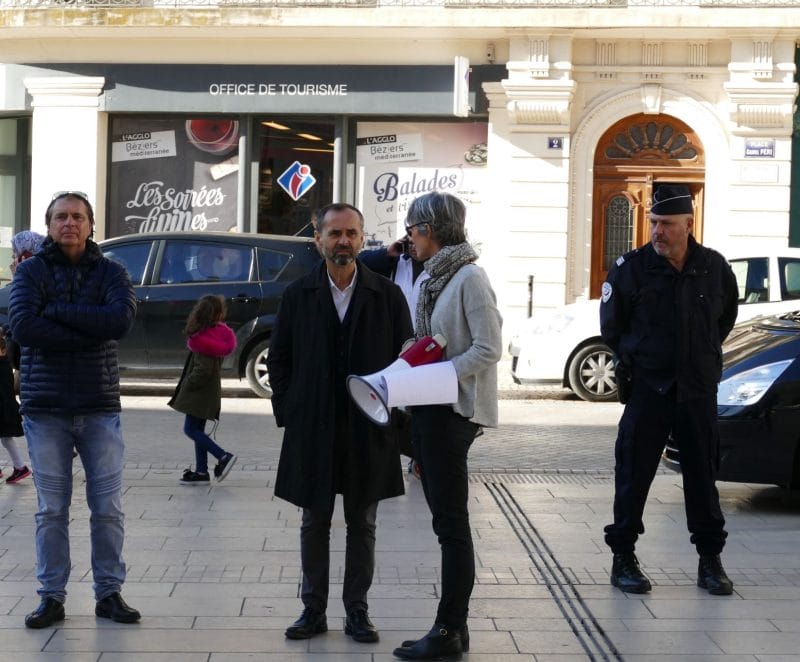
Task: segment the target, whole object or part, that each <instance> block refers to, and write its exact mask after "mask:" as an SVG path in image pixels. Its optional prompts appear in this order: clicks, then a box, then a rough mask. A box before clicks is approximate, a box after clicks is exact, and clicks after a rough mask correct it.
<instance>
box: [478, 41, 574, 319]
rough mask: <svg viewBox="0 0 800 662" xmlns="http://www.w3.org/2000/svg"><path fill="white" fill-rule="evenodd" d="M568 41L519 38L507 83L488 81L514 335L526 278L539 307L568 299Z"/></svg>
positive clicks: (507, 305) (507, 307)
mask: <svg viewBox="0 0 800 662" xmlns="http://www.w3.org/2000/svg"><path fill="white" fill-rule="evenodd" d="M571 47H572V42H571V40H570V39H569V38H566V37H564V38H562V37H548V36H528V37H526V38H519V39H514V40H513V41H512V43H511V49H510V59H509V62H508V63H507V65H506V66H507V68H508V78H507V79H505V80H503V81H501V82H500V83H489V84H486V85H485V86H484V89H485V91H486V93H487V95H488V97H489V101H490V108H489V122H490V131H489V160H490V172H491V173H492V178H493V180H494V181H492V182H491V185H490V186H489V187H488V188H489V190H490V191H491V195H493V196H494V197H495V199H496V205H494V207H495V208H496V209H504V210H505V217H504V218H502V219H497V226H496V227H497V228H498V230H500V231H501V234H500V235H499V237H502V242H498V243H499V248H500V250H502V251H503V253H504V256H503V257H504V259H503V262H502V264H501V266H500V268H501V269H502V270H503V273H504V282H503V283H502V284H499V283H498V284H497V286H496V290H497V291H498V292H501V291H502V292H503V297H504V300H503V301H502V304H503V309H504V314H505V315H506V320H507V322H508V324H507V325H506V328H507V329H508V330H509V331H510V330H512V329H513V327H514V326H516V323H517V322H518V321H519V320H521V319H523V318H525V317H526V316H527V304H528V279H529V277H530V276H531V275H532V276H533V277H534V287H533V306H534V308H553V307H555V306H558V305H562V304H563V303H564V302H565V293H566V280H567V245H568V244H567V227H568V210H569V204H570V203H569V177H570V174H569V163H570V117H571V103H572V98H573V95H574V93H575V85H576V83H575V81H573V80H572V78H571Z"/></svg>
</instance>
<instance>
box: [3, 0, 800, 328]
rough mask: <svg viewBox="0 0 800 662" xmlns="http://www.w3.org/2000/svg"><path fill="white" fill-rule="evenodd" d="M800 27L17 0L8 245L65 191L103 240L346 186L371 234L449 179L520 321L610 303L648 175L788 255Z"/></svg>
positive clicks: (741, 240) (777, 9)
mask: <svg viewBox="0 0 800 662" xmlns="http://www.w3.org/2000/svg"><path fill="white" fill-rule="evenodd" d="M798 37H800V2H797V0H789V1H788V2H786V1H785V2H780V3H777V2H755V1H753V2H747V3H741V2H739V3H737V2H727V3H724V4H723V3H720V2H717V1H716V0H693V1H690V0H673V1H672V2H670V1H669V0H632V1H629V2H625V1H624V0H623V1H622V2H618V1H617V0H565V1H564V2H557V3H554V2H552V0H539V1H526V2H524V3H523V2H519V1H516V0H378V1H377V2H376V1H375V0H300V1H299V2H288V1H286V2H279V1H275V2H272V1H271V0H215V1H214V2H210V1H209V0H173V1H172V2H160V1H159V0H154V2H149V1H148V0H144V1H139V0H119V1H117V2H114V1H113V0H75V1H73V2H62V1H61V0H58V1H57V0H0V60H2V61H1V62H0V196H2V197H1V198H0V210H2V214H3V215H2V218H0V232H2V234H0V252H2V253H3V254H4V253H5V252H7V251H8V239H9V238H10V235H11V234H12V233H13V232H14V231H16V230H19V229H23V228H26V227H31V228H32V229H39V230H41V229H42V228H43V225H44V220H43V210H44V209H45V207H46V205H47V204H48V202H49V200H50V197H51V195H52V193H53V192H54V191H57V190H81V191H85V192H86V193H87V194H89V196H90V197H91V198H92V199H94V200H96V201H97V205H96V206H97V210H96V211H97V220H98V223H97V234H98V236H99V237H100V238H104V237H110V236H117V235H120V234H127V233H131V232H147V231H153V230H156V229H172V228H178V229H186V230H191V231H195V232H202V231H206V230H211V229H215V230H227V231H238V232H255V231H260V232H277V233H282V234H294V233H297V232H301V233H302V232H307V231H308V223H309V221H310V219H311V214H312V213H313V210H314V209H315V208H317V207H319V206H321V205H322V204H325V203H327V202H329V201H331V200H344V201H348V202H352V203H354V204H356V205H358V206H359V207H360V208H362V209H363V211H364V213H365V216H366V221H367V234H368V236H369V238H370V241H371V242H375V243H380V242H384V243H385V242H388V241H390V240H391V239H393V238H394V237H396V236H398V235H399V234H401V233H402V224H403V219H404V210H405V208H406V205H407V204H408V202H409V201H410V200H411V199H413V197H414V196H415V195H418V194H419V193H422V192H425V191H428V190H434V189H438V190H447V191H450V192H453V193H455V194H457V195H459V196H461V197H462V198H464V199H465V200H466V201H467V204H468V206H469V211H468V230H469V235H470V239H471V240H472V241H473V242H475V243H477V244H479V247H480V251H481V263H482V264H483V266H484V267H485V268H486V269H487V270H488V271H489V273H490V275H491V277H492V280H493V282H494V284H495V287H496V290H497V293H498V298H499V302H500V306H501V310H502V312H503V315H504V318H505V320H506V325H505V327H506V332H510V331H511V330H513V327H514V326H515V323H516V322H518V321H519V320H521V319H523V318H525V317H526V316H527V315H528V314H529V312H530V311H531V310H537V309H547V308H553V307H556V306H558V305H561V304H564V303H569V302H572V301H576V300H579V299H586V298H596V297H597V296H598V293H599V288H600V284H601V283H602V281H603V278H604V276H605V273H606V271H607V269H608V266H609V265H610V263H611V262H612V261H613V260H614V259H615V258H616V257H617V256H618V255H619V254H620V253H623V252H625V251H627V250H630V248H632V247H634V246H637V245H640V244H641V243H644V242H646V241H647V238H648V237H647V231H648V228H647V216H646V214H647V209H648V206H649V200H650V197H651V193H652V189H653V186H654V185H655V184H657V183H661V182H682V183H686V184H688V185H689V187H690V189H691V191H692V193H693V196H694V198H695V208H696V210H697V219H696V227H695V233H696V235H697V237H698V238H699V239H700V240H701V241H702V242H703V243H705V244H707V245H709V246H712V247H714V248H717V249H719V250H720V251H722V252H723V253H726V254H731V255H732V254H734V253H736V254H744V253H750V254H753V252H754V251H755V252H758V251H765V252H766V251H769V250H775V249H778V248H780V247H784V246H786V245H788V243H789V242H790V237H794V236H796V235H797V234H798V233H797V231H796V229H795V228H794V224H793V223H792V216H793V211H794V210H792V208H791V207H792V205H791V200H792V195H791V193H792V134H793V120H794V116H795V102H796V97H797V83H796V65H795V58H796V41H797V39H798ZM8 261H9V260H8V259H5V258H3V255H2V254H0V263H2V264H6V263H8ZM2 277H5V278H7V274H0V278H2Z"/></svg>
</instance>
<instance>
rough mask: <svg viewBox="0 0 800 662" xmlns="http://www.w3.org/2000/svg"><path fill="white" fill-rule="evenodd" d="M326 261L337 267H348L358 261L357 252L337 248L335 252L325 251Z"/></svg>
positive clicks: (350, 249)
mask: <svg viewBox="0 0 800 662" xmlns="http://www.w3.org/2000/svg"><path fill="white" fill-rule="evenodd" d="M323 253H324V254H325V259H326V260H330V261H331V262H333V263H334V264H335V265H336V266H337V267H346V266H347V265H348V264H350V263H352V262H353V261H354V260H355V259H356V254H355V251H354V250H353V249H352V248H342V247H341V246H337V247H336V248H334V249H333V250H331V251H329V250H325V251H323Z"/></svg>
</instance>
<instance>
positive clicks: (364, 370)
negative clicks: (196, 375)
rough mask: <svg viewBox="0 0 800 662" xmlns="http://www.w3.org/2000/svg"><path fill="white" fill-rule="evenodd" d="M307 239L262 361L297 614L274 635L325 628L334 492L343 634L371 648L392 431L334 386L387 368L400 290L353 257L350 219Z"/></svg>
mask: <svg viewBox="0 0 800 662" xmlns="http://www.w3.org/2000/svg"><path fill="white" fill-rule="evenodd" d="M314 238H315V240H316V242H317V247H318V249H319V251H320V253H321V254H322V256H323V258H324V261H323V262H321V263H320V265H319V267H318V268H317V269H315V270H313V271H312V272H311V273H309V274H308V275H306V276H303V277H302V278H300V279H298V280H296V281H295V282H294V283H292V284H291V285H290V286H289V287H288V288H287V289H286V291H285V292H284V294H283V298H282V300H281V306H280V310H279V311H278V317H277V320H276V322H275V328H274V330H273V335H272V341H271V343H270V351H269V356H268V358H267V367H268V369H269V375H270V385H271V387H272V407H273V413H274V415H275V422H276V423H277V425H278V426H279V427H284V428H285V432H284V437H283V446H282V448H281V457H280V461H279V463H278V475H277V478H276V481H275V495H276V496H277V497H280V498H282V499H285V500H287V501H289V502H290V503H293V504H295V505H297V506H299V507H301V508H302V509H303V521H302V525H301V528H300V555H301V563H302V567H303V586H302V595H301V598H302V601H303V605H304V609H303V613H302V614H301V616H300V618H299V619H298V620H297V621H296V622H295V623H294V624H293V625H291V626H290V627H289V628H288V629H287V630H286V636H287V637H288V638H290V639H308V638H310V637H313V636H314V635H316V634H320V633H322V632H326V631H327V629H328V625H327V620H326V616H325V611H326V608H327V603H328V583H329V565H330V559H329V541H330V527H331V517H332V515H333V507H334V501H335V498H336V494H342V495H343V504H344V516H345V521H346V523H347V536H346V551H345V575H344V586H343V590H342V600H343V602H344V606H345V611H346V613H347V619H346V622H345V633H346V634H348V635H350V636H351V637H353V639H355V640H356V641H362V642H374V641H378V631H377V630H376V628H375V626H374V625H373V624H372V622H371V621H370V618H369V612H368V604H367V592H368V590H369V588H370V585H371V584H372V576H373V571H374V567H375V518H376V514H377V508H378V501H380V500H381V499H386V498H389V497H393V496H399V495H401V494H403V491H404V489H403V478H402V471H401V467H400V454H399V451H398V446H397V438H396V433H395V429H394V427H393V426H388V427H379V426H377V425H375V424H373V423H371V422H370V421H369V420H368V419H367V418H366V417H365V416H364V415H363V414H362V413H361V411H360V410H359V409H358V408H357V406H356V405H355V404H354V402H353V401H352V399H351V398H350V396H349V395H348V393H347V389H346V387H345V381H346V379H347V376H348V375H350V374H356V375H366V374H371V373H373V372H377V371H378V370H381V369H383V368H385V367H386V366H387V365H389V364H390V363H392V361H394V360H395V359H396V358H397V356H398V354H399V353H400V350H401V348H402V345H403V342H404V341H405V340H407V339H408V338H411V337H412V335H413V332H412V326H411V318H410V316H409V313H408V307H407V305H406V302H405V299H404V297H403V293H402V292H401V291H400V288H398V287H397V286H396V285H395V284H394V283H392V282H391V281H389V280H388V279H386V278H384V277H383V276H379V275H377V274H375V273H373V272H372V271H370V270H369V269H368V268H367V267H366V266H364V265H363V264H361V263H360V262H359V261H358V260H357V259H356V255H357V254H358V252H359V250H361V246H362V245H363V242H364V217H363V216H362V215H361V212H360V211H359V210H358V209H356V208H355V207H353V206H351V205H348V204H344V203H336V204H332V205H329V206H327V207H324V208H323V209H321V210H320V211H319V213H318V217H317V228H316V231H315V232H314Z"/></svg>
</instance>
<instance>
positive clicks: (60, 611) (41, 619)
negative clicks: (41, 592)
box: [25, 598, 64, 629]
mask: <svg viewBox="0 0 800 662" xmlns="http://www.w3.org/2000/svg"><path fill="white" fill-rule="evenodd" d="M63 620H64V603H63V602H59V601H58V600H56V599H55V598H42V601H41V602H40V603H39V606H38V607H37V608H36V610H35V611H32V612H31V613H30V614H28V615H27V616H26V617H25V627H29V628H34V629H38V628H46V627H48V626H50V625H52V624H53V623H58V622H59V621H63Z"/></svg>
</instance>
